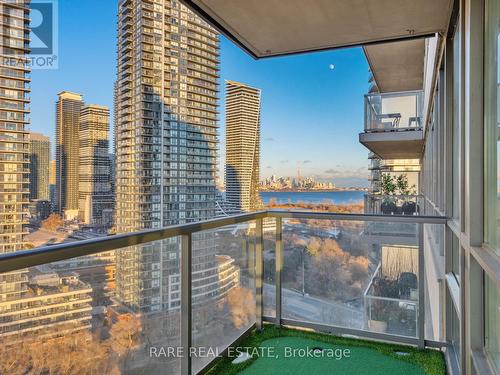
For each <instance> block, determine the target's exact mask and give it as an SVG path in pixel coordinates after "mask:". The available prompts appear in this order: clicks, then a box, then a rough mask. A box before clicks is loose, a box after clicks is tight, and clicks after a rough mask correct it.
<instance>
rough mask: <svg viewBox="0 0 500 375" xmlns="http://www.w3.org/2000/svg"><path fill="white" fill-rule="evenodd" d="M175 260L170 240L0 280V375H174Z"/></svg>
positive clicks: (176, 370)
mask: <svg viewBox="0 0 500 375" xmlns="http://www.w3.org/2000/svg"><path fill="white" fill-rule="evenodd" d="M48 236H49V235H48V232H47V233H44V234H43V235H41V237H40V238H39V239H40V241H42V242H43V241H45V242H46V241H48V242H49V243H50V242H58V241H59V240H60V239H58V238H56V239H50V238H48ZM64 236H65V234H62V233H59V234H57V235H55V236H54V237H64ZM42 237H44V238H42ZM45 237H47V238H45ZM179 255H180V252H179V240H178V239H177V238H172V239H169V240H162V241H155V242H149V243H147V244H144V245H140V246H133V247H127V248H121V249H117V250H115V251H108V252H103V253H98V254H95V255H88V256H83V257H78V258H73V259H68V260H64V261H60V262H55V263H49V264H44V265H41V266H36V267H31V268H29V269H26V270H24V271H21V272H9V273H4V274H2V275H0V278H1V279H2V281H5V283H2V285H3V286H2V287H1V290H0V297H1V299H2V300H1V301H0V342H1V343H2V344H1V345H0V373H2V374H22V373H31V372H32V373H53V374H58V373H75V374H76V373H81V374H91V373H94V374H111V373H160V372H163V373H168V374H179V373H180V361H179V359H178V358H174V357H172V356H169V357H168V356H167V353H166V348H167V347H179V346H180V342H179V338H180V306H178V305H176V304H174V303H171V301H173V300H175V298H174V293H176V288H177V287H178V286H177V284H176V280H178V279H179V276H180V267H179V261H180V256H179ZM120 274H121V276H119V275H120ZM117 276H119V277H117ZM179 292H180V291H179ZM118 301H122V302H123V303H120V304H119V303H117V302H118ZM49 338H50V339H49ZM162 348H163V349H165V352H163V351H162ZM155 354H157V355H155ZM12 366H14V367H12Z"/></svg>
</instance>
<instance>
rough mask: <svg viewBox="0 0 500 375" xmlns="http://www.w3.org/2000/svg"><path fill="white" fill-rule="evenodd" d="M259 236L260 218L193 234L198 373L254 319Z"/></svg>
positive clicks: (194, 337)
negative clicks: (256, 227) (257, 235)
mask: <svg viewBox="0 0 500 375" xmlns="http://www.w3.org/2000/svg"><path fill="white" fill-rule="evenodd" d="M255 239H256V238H255V221H252V222H249V223H244V224H237V225H231V226H226V227H222V228H218V229H216V230H210V231H203V232H199V233H195V234H193V246H192V255H193V260H192V262H193V281H192V283H193V288H192V303H193V304H192V325H193V326H192V329H193V331H192V347H193V348H195V350H196V355H194V356H192V357H191V358H192V368H193V373H197V372H198V371H199V370H200V369H202V368H203V367H204V366H205V365H207V364H208V363H209V362H211V361H212V360H213V359H214V358H215V355H216V354H217V353H216V351H219V352H222V351H223V350H224V349H226V347H228V346H229V345H231V344H232V343H233V342H234V341H235V340H236V339H238V338H239V337H240V336H241V335H242V334H243V333H244V332H245V331H246V330H247V329H249V328H250V327H251V326H252V325H253V324H254V323H255V281H254V272H255V247H256V242H255ZM208 348H211V350H212V352H207V353H204V351H206V350H208Z"/></svg>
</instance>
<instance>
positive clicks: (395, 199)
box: [365, 194, 425, 215]
mask: <svg viewBox="0 0 500 375" xmlns="http://www.w3.org/2000/svg"><path fill="white" fill-rule="evenodd" d="M365 213H368V214H376V215H425V197H424V196H423V195H385V194H366V195H365Z"/></svg>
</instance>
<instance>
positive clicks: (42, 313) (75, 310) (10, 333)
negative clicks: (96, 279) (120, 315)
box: [0, 266, 92, 343]
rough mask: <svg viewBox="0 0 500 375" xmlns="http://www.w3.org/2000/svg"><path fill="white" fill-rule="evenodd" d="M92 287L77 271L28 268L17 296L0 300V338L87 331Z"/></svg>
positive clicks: (8, 339) (46, 267)
mask: <svg viewBox="0 0 500 375" xmlns="http://www.w3.org/2000/svg"><path fill="white" fill-rule="evenodd" d="M91 295H92V288H91V287H90V286H89V285H87V284H85V283H83V282H81V281H80V280H79V277H78V274H76V273H71V272H63V273H60V274H58V273H56V272H54V271H53V270H52V269H51V267H50V266H39V267H32V268H30V269H29V272H28V273H27V288H26V290H25V291H24V293H23V295H22V297H21V298H15V299H11V300H2V301H1V302H0V339H4V340H6V341H4V343H13V342H15V341H16V340H19V339H21V338H22V339H24V340H26V339H28V338H31V339H35V338H37V337H38V338H39V337H43V336H59V335H63V334H65V333H70V332H75V331H80V330H89V329H90V327H91V324H90V320H91V318H92V306H91V302H92V297H91Z"/></svg>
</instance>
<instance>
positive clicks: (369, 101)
mask: <svg viewBox="0 0 500 375" xmlns="http://www.w3.org/2000/svg"><path fill="white" fill-rule="evenodd" d="M421 129H422V92H421V91H410V92H400V93H389V94H378V93H377V94H368V95H365V131H366V132H384V131H401V130H421Z"/></svg>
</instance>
